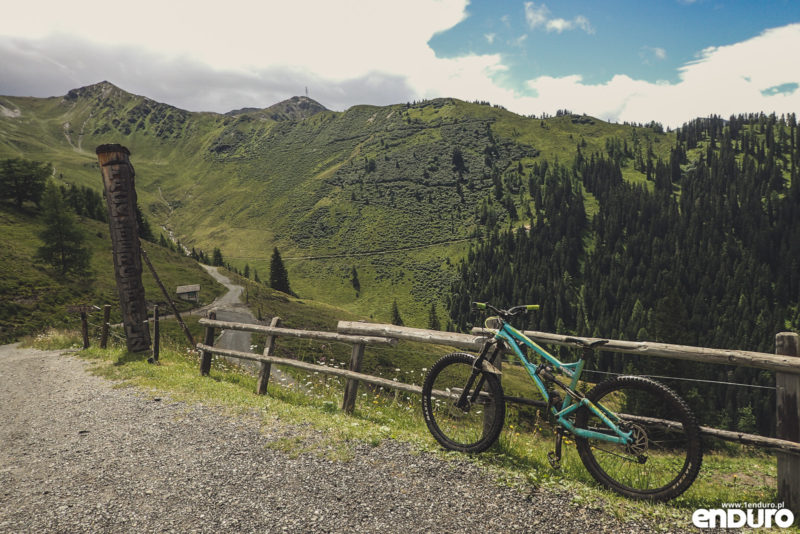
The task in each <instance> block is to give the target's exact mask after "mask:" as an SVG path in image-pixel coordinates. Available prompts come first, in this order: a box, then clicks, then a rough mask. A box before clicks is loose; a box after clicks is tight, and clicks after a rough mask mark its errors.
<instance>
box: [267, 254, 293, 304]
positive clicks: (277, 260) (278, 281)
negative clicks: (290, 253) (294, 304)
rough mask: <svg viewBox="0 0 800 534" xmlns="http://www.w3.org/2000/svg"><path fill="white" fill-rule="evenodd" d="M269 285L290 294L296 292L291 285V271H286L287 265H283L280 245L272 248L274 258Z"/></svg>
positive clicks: (271, 262)
mask: <svg viewBox="0 0 800 534" xmlns="http://www.w3.org/2000/svg"><path fill="white" fill-rule="evenodd" d="M269 287H271V288H272V289H275V290H277V291H283V292H284V293H288V294H290V295H293V294H294V293H292V290H291V288H290V287H289V273H288V272H286V267H284V265H283V260H282V259H281V253H280V252H278V247H275V248H274V249H273V250H272V260H271V261H270V265H269Z"/></svg>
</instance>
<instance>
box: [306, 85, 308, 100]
mask: <svg viewBox="0 0 800 534" xmlns="http://www.w3.org/2000/svg"><path fill="white" fill-rule="evenodd" d="M306 98H308V86H307V85H306Z"/></svg>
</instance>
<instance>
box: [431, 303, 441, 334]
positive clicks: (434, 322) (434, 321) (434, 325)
mask: <svg viewBox="0 0 800 534" xmlns="http://www.w3.org/2000/svg"><path fill="white" fill-rule="evenodd" d="M441 329H442V324H441V323H440V322H439V314H438V313H436V303H435V302H434V303H432V304H431V309H430V310H429V311H428V330H441Z"/></svg>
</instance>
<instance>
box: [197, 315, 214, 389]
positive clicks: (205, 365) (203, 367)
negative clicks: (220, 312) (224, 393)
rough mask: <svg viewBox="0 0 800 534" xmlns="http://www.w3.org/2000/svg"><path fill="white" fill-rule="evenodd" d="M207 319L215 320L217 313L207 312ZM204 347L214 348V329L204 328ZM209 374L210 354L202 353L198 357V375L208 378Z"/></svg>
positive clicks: (211, 327)
mask: <svg viewBox="0 0 800 534" xmlns="http://www.w3.org/2000/svg"><path fill="white" fill-rule="evenodd" d="M208 318H209V319H211V320H212V321H216V320H217V312H215V311H210V312H208ZM203 344H204V345H208V346H209V347H213V346H214V327H213V326H207V327H206V337H205V340H204V341H203ZM210 372H211V353H210V352H208V351H203V354H202V355H201V356H200V375H201V376H208V373H210Z"/></svg>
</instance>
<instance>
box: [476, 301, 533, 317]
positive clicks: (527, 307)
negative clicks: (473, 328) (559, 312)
mask: <svg viewBox="0 0 800 534" xmlns="http://www.w3.org/2000/svg"><path fill="white" fill-rule="evenodd" d="M472 304H473V306H475V307H476V308H477V309H479V310H486V309H489V310H492V311H493V312H495V313H496V314H497V315H499V316H500V317H513V316H515V315H517V314H519V313H522V312H527V311H532V310H538V309H539V305H538V304H523V305H521V306H514V307H513V308H509V309H507V310H501V309H498V308H495V307H494V306H492V305H491V304H489V303H488V302H473V303H472Z"/></svg>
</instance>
